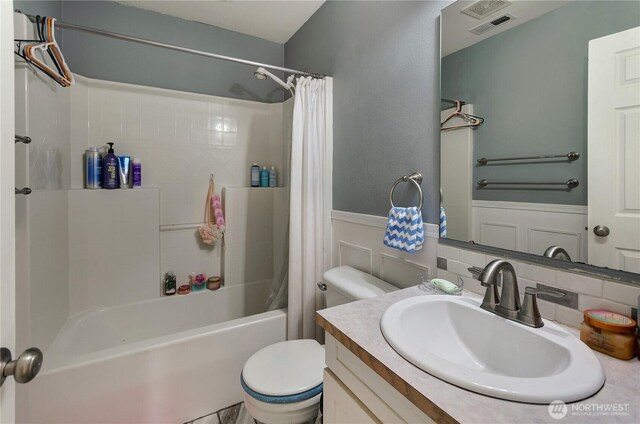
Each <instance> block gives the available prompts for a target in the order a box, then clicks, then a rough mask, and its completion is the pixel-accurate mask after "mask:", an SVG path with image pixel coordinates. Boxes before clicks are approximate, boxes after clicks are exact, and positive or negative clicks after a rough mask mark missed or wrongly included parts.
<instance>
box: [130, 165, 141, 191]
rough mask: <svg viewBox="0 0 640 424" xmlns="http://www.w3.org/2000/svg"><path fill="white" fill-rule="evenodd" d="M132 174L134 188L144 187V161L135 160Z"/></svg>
mask: <svg viewBox="0 0 640 424" xmlns="http://www.w3.org/2000/svg"><path fill="white" fill-rule="evenodd" d="M131 173H132V174H133V188H140V187H142V161H141V160H140V158H133V161H132V162H131Z"/></svg>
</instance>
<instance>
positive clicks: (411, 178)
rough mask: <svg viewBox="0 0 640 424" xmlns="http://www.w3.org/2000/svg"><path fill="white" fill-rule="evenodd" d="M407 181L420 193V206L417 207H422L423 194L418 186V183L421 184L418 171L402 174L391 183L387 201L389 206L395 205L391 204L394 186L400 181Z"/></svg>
mask: <svg viewBox="0 0 640 424" xmlns="http://www.w3.org/2000/svg"><path fill="white" fill-rule="evenodd" d="M407 181H409V182H411V183H413V185H415V186H416V188H417V189H418V194H419V195H420V206H419V207H418V209H422V206H423V205H424V195H423V194H422V189H421V188H420V184H422V174H420V173H419V172H414V173H412V174H411V175H403V176H402V177H400V178H398V179H397V180H396V181H395V182H394V183H393V185H392V186H391V191H390V192H389V203H391V207H392V208H395V207H396V206H395V205H394V204H393V192H394V190H395V189H396V186H397V185H398V184H400V183H401V182H407Z"/></svg>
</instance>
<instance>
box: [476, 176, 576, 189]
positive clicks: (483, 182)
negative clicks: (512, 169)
mask: <svg viewBox="0 0 640 424" xmlns="http://www.w3.org/2000/svg"><path fill="white" fill-rule="evenodd" d="M494 184H495V185H537V186H542V185H563V186H567V188H568V189H572V188H576V187H578V185H580V182H579V181H578V180H576V179H575V178H571V179H570V180H567V181H562V182H554V181H546V182H544V181H487V180H480V181H478V186H480V187H486V186H488V185H494Z"/></svg>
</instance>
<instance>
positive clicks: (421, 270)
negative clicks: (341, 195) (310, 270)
mask: <svg viewBox="0 0 640 424" xmlns="http://www.w3.org/2000/svg"><path fill="white" fill-rule="evenodd" d="M331 221H332V231H333V237H332V249H331V250H332V266H333V267H336V266H341V265H350V266H352V267H354V268H356V269H359V270H360V271H363V272H366V273H368V274H372V275H375V276H376V277H379V278H381V279H383V280H385V281H388V282H389V283H391V284H393V285H395V286H397V287H401V288H406V287H411V286H415V285H417V284H420V283H421V282H422V278H423V277H425V278H427V277H429V276H430V275H431V274H434V276H435V272H436V271H435V270H436V253H437V248H438V226H437V225H435V224H425V242H424V244H423V247H422V249H421V250H419V251H418V252H416V253H413V254H411V253H405V252H402V251H400V250H397V249H392V248H390V247H387V246H385V245H384V244H383V243H382V240H383V238H384V233H385V228H386V225H387V218H386V217H382V216H373V215H365V214H358V213H352V212H344V211H337V210H334V211H332V213H331Z"/></svg>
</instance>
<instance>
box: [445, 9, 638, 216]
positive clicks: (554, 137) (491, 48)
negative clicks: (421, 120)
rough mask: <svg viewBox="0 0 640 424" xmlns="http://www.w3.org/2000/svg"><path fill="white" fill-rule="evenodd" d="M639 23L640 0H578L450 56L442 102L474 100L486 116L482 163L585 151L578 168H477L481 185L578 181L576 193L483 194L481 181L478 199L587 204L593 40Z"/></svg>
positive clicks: (479, 150)
mask: <svg viewBox="0 0 640 424" xmlns="http://www.w3.org/2000/svg"><path fill="white" fill-rule="evenodd" d="M444 25H446V21H445V22H444ZM638 25H640V2H635V1H616V2H612V1H596V2H592V1H576V2H574V3H571V4H569V5H567V6H563V7H561V8H560V9H557V10H555V11H553V12H550V13H548V14H546V15H543V16H541V17H540V18H538V19H534V20H533V21H529V22H527V23H524V24H522V25H519V26H517V27H515V28H513V29H510V30H508V31H506V32H503V33H501V34H498V35H496V36H494V37H491V38H488V39H487V40H484V41H482V42H480V43H478V44H475V45H473V46H470V47H467V48H466V49H463V50H460V51H458V52H455V53H453V54H451V55H449V56H447V57H445V58H444V59H443V61H442V97H445V98H450V99H463V100H465V101H467V102H469V103H473V105H474V108H475V109H474V111H475V114H476V115H479V116H482V117H484V118H485V119H486V121H485V122H484V124H483V125H482V126H481V127H480V128H478V129H477V130H475V132H474V157H475V158H476V159H477V158H481V157H488V158H490V157H508V156H526V155H536V154H551V153H567V152H569V151H572V150H575V151H577V152H579V153H580V154H581V157H580V159H579V160H577V161H576V162H572V163H567V162H566V161H564V162H562V161H561V162H557V161H556V162H546V163H541V162H535V163H529V164H513V163H511V164H497V165H491V166H489V165H487V166H482V167H478V166H476V168H475V170H474V182H475V181H477V180H480V179H483V178H486V179H487V180H497V181H507V180H512V181H514V180H515V181H522V180H540V181H549V180H558V181H564V180H567V179H569V178H573V177H575V178H578V179H579V180H580V186H579V187H578V188H576V189H573V190H571V191H567V190H557V189H556V190H551V189H531V188H525V189H516V190H507V189H504V188H498V189H477V186H475V184H474V188H475V190H474V194H473V198H474V199H483V200H511V201H522V202H536V203H558V204H572V205H586V204H587V70H588V62H587V57H588V43H589V40H592V39H594V38H598V37H602V36H604V35H608V34H612V33H615V32H619V31H623V30H625V29H629V28H631V27H635V26H638ZM444 41H445V42H446V40H444ZM443 166H446V164H443Z"/></svg>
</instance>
